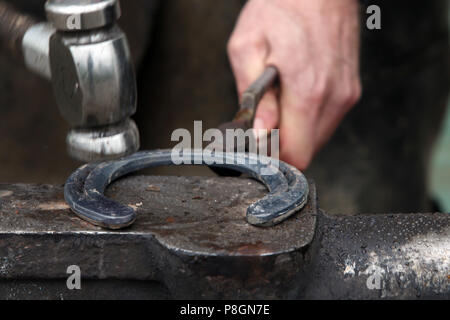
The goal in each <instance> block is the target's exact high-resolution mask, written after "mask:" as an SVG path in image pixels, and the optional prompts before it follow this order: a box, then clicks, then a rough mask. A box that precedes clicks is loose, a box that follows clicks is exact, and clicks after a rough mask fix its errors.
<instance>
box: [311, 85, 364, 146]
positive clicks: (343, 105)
mask: <svg viewBox="0 0 450 320" xmlns="http://www.w3.org/2000/svg"><path fill="white" fill-rule="evenodd" d="M334 87H335V88H338V89H339V90H338V91H335V92H334V93H333V94H332V98H330V99H329V100H328V101H327V103H326V105H325V106H324V108H323V111H322V114H321V116H320V119H319V123H318V126H317V145H316V152H317V151H318V150H320V149H321V148H322V147H323V146H324V145H325V144H326V143H327V141H328V140H329V139H330V138H331V136H332V135H333V133H334V132H335V131H336V129H337V127H338V126H339V123H340V122H341V121H342V119H343V118H344V117H345V115H346V114H347V113H348V111H350V109H351V108H352V107H354V106H355V104H356V103H357V102H358V101H359V99H360V98H361V94H362V89H361V83H360V81H359V78H357V80H356V81H352V80H349V81H345V82H343V85H341V86H338V85H336V86H334Z"/></svg>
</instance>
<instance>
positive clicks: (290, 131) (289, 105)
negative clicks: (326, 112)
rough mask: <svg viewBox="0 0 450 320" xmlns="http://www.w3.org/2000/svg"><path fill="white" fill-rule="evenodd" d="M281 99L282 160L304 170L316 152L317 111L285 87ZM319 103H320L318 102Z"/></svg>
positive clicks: (305, 100) (300, 96)
mask: <svg viewBox="0 0 450 320" xmlns="http://www.w3.org/2000/svg"><path fill="white" fill-rule="evenodd" d="M283 89H284V92H283V95H282V97H281V106H282V108H281V123H280V149H281V152H280V158H281V160H283V161H286V162H288V163H290V164H291V165H294V166H295V167H297V168H299V169H300V170H304V169H306V168H307V167H308V165H309V164H310V162H311V160H312V158H313V156H314V152H315V140H316V133H315V130H316V123H317V110H318V109H319V107H317V106H316V105H313V104H311V101H308V99H306V97H303V96H302V95H301V94H298V93H296V92H294V91H292V90H291V85H290V84H285V85H283V88H282V90H283ZM317 103H319V102H317Z"/></svg>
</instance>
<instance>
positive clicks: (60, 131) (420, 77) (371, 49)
mask: <svg viewBox="0 0 450 320" xmlns="http://www.w3.org/2000/svg"><path fill="white" fill-rule="evenodd" d="M44 2H45V1H44V0H40V1H32V2H31V1H26V0H14V1H11V3H13V4H14V5H16V6H17V7H19V8H21V9H22V10H23V11H26V12H29V13H30V14H33V15H35V16H38V17H41V18H42V19H43V18H44V10H43V5H44ZM245 2H246V1H244V0H216V1H209V0H164V1H157V0H127V1H122V2H121V4H122V11H123V16H122V18H121V20H120V25H121V27H122V28H123V29H124V30H125V32H126V33H127V35H128V38H129V42H130V45H131V50H132V54H133V58H134V61H135V64H136V69H137V75H138V84H139V103H138V112H137V114H136V116H135V117H134V119H135V120H136V122H137V123H138V126H139V129H140V133H141V142H142V149H154V148H166V147H170V146H172V145H173V144H172V143H171V142H170V136H171V133H172V131H173V130H175V129H177V128H188V129H190V128H193V121H194V120H203V125H204V129H207V128H211V127H216V126H217V125H219V124H220V123H221V122H224V121H228V120H230V119H231V117H232V116H233V115H234V113H235V111H236V110H237V107H238V106H237V100H238V99H237V96H236V91H235V85H234V80H233V76H232V73H231V69H230V66H229V62H228V58H227V54H226V43H227V40H228V38H229V36H230V34H231V32H232V30H233V27H234V24H235V21H236V19H237V17H238V14H239V12H240V10H241V7H242V6H243V5H244V4H245ZM368 2H369V3H374V4H378V5H379V6H380V7H381V9H382V29H381V30H374V31H370V30H367V29H366V28H365V19H366V18H367V15H366V14H365V12H364V9H365V8H362V39H363V40H362V51H361V56H362V78H363V85H364V96H363V99H362V100H361V102H360V103H359V104H358V106H357V107H355V108H354V110H353V111H351V113H350V114H349V116H348V117H347V118H346V119H345V120H344V122H343V124H342V125H341V127H340V128H339V129H338V131H337V133H336V135H335V136H334V137H333V138H332V140H331V141H330V143H329V144H328V145H327V146H326V147H325V148H324V149H323V151H322V152H321V153H320V154H319V155H318V156H317V158H316V160H315V161H314V163H313V165H312V166H311V168H310V169H309V170H308V171H307V172H306V174H307V176H308V177H309V178H311V179H314V180H315V181H316V183H317V186H318V191H319V198H320V199H319V201H320V205H321V207H322V208H324V209H326V210H327V211H329V212H331V213H341V214H353V213H368V212H371V213H376V212H419V211H429V210H433V209H435V207H436V205H435V204H433V198H432V197H431V196H430V194H433V195H435V194H436V192H433V193H431V192H430V189H433V188H430V187H428V185H427V183H428V181H430V179H429V177H430V172H431V171H430V168H431V166H430V163H432V162H430V156H431V154H432V149H433V145H434V142H435V141H436V137H437V136H438V134H439V132H440V128H441V123H442V121H443V119H444V115H445V110H446V105H447V101H448V100H447V98H448V91H449V87H450V86H449V83H450V81H449V72H450V67H449V65H450V59H449V58H450V54H449V27H448V26H449V25H448V12H449V7H448V1H447V0H433V1H403V0H399V1H389V0H385V1H368ZM68 129H69V128H68V126H67V124H66V123H65V121H64V120H63V119H62V117H61V116H60V115H59V111H58V108H57V106H56V104H55V101H54V99H53V93H52V88H51V85H50V83H48V82H46V81H45V80H41V79H40V78H38V77H37V76H35V75H33V74H31V73H30V72H28V71H27V70H26V69H25V68H24V67H23V66H20V65H17V64H15V63H14V62H13V60H12V59H11V58H9V57H8V56H7V55H6V53H5V49H4V48H2V47H0V182H5V183H6V182H8V183H52V184H62V183H64V181H65V179H66V178H67V177H68V175H69V174H70V173H71V172H72V171H73V170H74V169H76V168H77V167H78V166H79V165H80V164H79V163H77V162H74V161H72V160H71V159H70V158H69V157H68V156H67V154H66V152H65V137H66V134H67V132H68ZM449 131H450V130H449ZM441 146H442V144H441ZM440 157H441V158H442V156H440ZM444 158H445V157H444ZM444 162H445V161H444ZM449 162H450V157H449ZM433 163H434V162H433ZM190 170H191V171H190V174H202V173H206V171H204V170H203V171H202V170H197V169H196V170H194V171H192V170H193V169H190ZM437 175H438V176H439V174H437ZM433 181H435V180H433ZM434 185H436V183H435V184H434ZM437 189H440V187H437ZM449 198H450V197H449ZM441 202H442V201H441Z"/></svg>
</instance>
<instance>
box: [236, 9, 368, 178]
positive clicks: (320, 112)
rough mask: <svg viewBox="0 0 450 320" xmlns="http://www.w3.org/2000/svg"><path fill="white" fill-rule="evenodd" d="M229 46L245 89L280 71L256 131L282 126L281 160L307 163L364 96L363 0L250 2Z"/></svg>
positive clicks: (299, 164) (303, 165)
mask: <svg viewBox="0 0 450 320" xmlns="http://www.w3.org/2000/svg"><path fill="white" fill-rule="evenodd" d="M228 52H229V56H230V60H231V64H232V67H233V71H234V75H235V78H236V82H237V87H238V91H239V93H240V94H242V92H243V91H244V90H245V89H246V88H247V87H248V86H249V85H250V84H251V82H252V81H254V80H255V79H256V78H257V77H258V76H259V75H260V74H261V73H262V72H263V70H264V68H265V67H266V66H267V65H274V66H276V67H277V68H278V70H279V72H280V81H281V89H280V92H279V96H277V95H276V94H275V92H269V93H268V94H266V96H265V97H264V99H263V100H262V101H261V104H260V106H259V108H258V112H257V115H256V118H255V125H254V126H255V129H269V130H270V129H274V128H277V127H279V128H280V148H281V149H280V158H281V160H284V161H287V162H289V163H291V164H293V165H295V166H296V167H298V168H299V169H305V168H306V167H307V166H308V165H309V164H310V162H311V160H312V158H313V156H314V154H315V153H316V152H317V151H318V150H319V149H320V148H321V147H322V146H323V145H324V144H325V143H326V142H327V141H328V139H329V138H330V137H331V135H332V134H333V133H334V131H335V130H336V128H337V126H338V124H339V123H340V121H341V120H342V119H343V117H344V115H345V114H346V113H347V112H348V111H349V110H350V108H351V107H353V106H354V105H355V103H356V102H357V101H358V100H359V98H360V96H361V84H360V77H359V3H358V0H249V1H248V3H247V5H246V6H245V8H244V9H243V11H242V13H241V16H240V18H239V20H238V23H237V26H236V28H235V30H234V32H233V35H232V36H231V38H230V41H229V44H228Z"/></svg>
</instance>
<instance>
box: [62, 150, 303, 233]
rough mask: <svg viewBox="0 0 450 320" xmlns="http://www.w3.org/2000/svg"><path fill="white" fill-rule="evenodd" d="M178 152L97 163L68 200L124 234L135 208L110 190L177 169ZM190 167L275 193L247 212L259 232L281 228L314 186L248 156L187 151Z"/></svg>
mask: <svg viewBox="0 0 450 320" xmlns="http://www.w3.org/2000/svg"><path fill="white" fill-rule="evenodd" d="M173 152H174V151H173V150H156V151H141V152H138V153H135V154H133V155H131V156H129V157H125V158H122V159H119V160H116V161H109V162H103V163H91V164H87V165H84V166H82V167H81V168H79V169H78V170H76V171H75V172H74V173H73V174H72V175H71V176H70V177H69V179H68V180H67V182H66V184H65V187H64V197H65V199H66V201H67V203H68V204H69V206H70V208H71V209H72V211H74V212H75V213H76V214H77V215H78V216H79V217H80V218H82V219H84V220H86V221H88V222H90V223H92V224H94V225H98V226H101V227H104V228H108V229H122V228H125V227H127V226H130V225H131V224H133V222H134V221H135V220H136V212H135V210H134V209H133V208H131V207H129V206H126V205H123V204H121V203H118V202H115V201H113V200H111V199H109V198H107V197H105V195H104V192H105V190H106V188H107V187H108V185H110V184H111V183H112V182H113V181H115V180H117V179H118V178H120V177H122V176H124V175H127V174H129V173H132V172H135V171H138V170H142V169H145V168H150V167H157V166H166V165H173V164H174V162H173V161H172V155H173ZM179 155H181V157H183V159H187V160H189V161H190V162H188V163H187V164H193V165H196V164H200V165H207V166H212V167H220V168H226V169H232V170H236V171H239V172H242V173H247V174H249V175H251V176H252V177H254V178H255V179H257V180H259V181H260V182H262V183H263V184H264V185H265V186H266V187H267V189H268V190H269V193H268V194H267V195H266V196H265V197H263V198H262V199H260V200H258V201H257V202H255V203H253V204H251V205H250V206H249V207H248V208H247V213H246V219H247V222H248V223H250V224H252V225H254V226H259V227H270V226H273V225H276V224H278V223H280V222H282V221H284V220H286V219H287V218H288V217H290V216H291V215H293V214H294V213H295V212H297V211H298V210H300V209H302V208H303V207H304V206H305V204H306V202H307V199H308V193H309V188H308V182H307V180H306V178H305V176H304V175H303V174H302V173H301V172H300V171H299V170H297V169H296V168H294V167H292V166H290V165H288V164H287V163H285V162H282V161H278V160H277V161H275V160H274V159H272V158H269V157H264V156H259V155H254V154H248V153H214V154H212V153H205V152H203V151H202V150H189V149H184V150H182V151H181V153H179Z"/></svg>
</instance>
